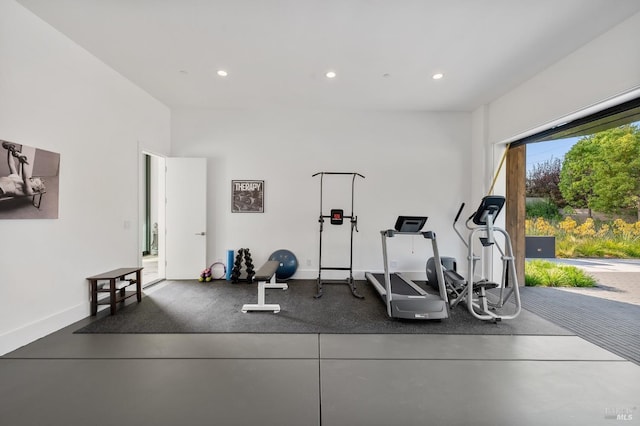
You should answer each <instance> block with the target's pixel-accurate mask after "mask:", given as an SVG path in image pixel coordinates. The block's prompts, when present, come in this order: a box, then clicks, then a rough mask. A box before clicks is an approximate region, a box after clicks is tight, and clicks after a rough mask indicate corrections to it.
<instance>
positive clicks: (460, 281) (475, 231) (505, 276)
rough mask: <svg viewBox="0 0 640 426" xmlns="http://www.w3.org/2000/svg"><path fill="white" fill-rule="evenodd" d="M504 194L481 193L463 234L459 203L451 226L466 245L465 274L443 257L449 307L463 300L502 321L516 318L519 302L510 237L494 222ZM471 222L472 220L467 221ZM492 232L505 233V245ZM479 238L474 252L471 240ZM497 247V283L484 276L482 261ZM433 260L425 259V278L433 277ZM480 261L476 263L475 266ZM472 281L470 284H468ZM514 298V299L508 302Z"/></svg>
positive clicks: (480, 315)
mask: <svg viewBox="0 0 640 426" xmlns="http://www.w3.org/2000/svg"><path fill="white" fill-rule="evenodd" d="M504 203H505V198H504V197H502V196H497V195H488V196H486V197H484V198H483V199H482V201H481V203H480V206H479V207H478V209H477V210H476V211H475V212H474V213H473V214H472V215H471V216H469V218H468V219H467V221H466V223H465V225H466V227H467V229H468V230H469V231H470V232H469V234H468V236H467V238H465V237H464V236H463V235H462V234H461V232H460V231H459V230H458V228H457V227H456V224H457V222H458V219H459V218H460V215H461V214H462V211H463V209H464V206H465V204H464V203H462V205H461V206H460V209H459V210H458V214H457V215H456V217H455V219H454V221H453V229H454V231H455V232H456V234H457V235H458V237H459V238H460V240H462V243H463V244H464V245H465V246H466V247H467V261H468V263H467V277H466V278H465V277H463V276H461V275H460V274H458V272H457V271H456V270H455V269H456V263H455V259H453V258H445V257H443V258H442V263H443V269H444V271H443V275H444V280H445V285H446V287H447V291H448V293H449V302H450V306H451V307H455V306H456V305H458V303H460V302H465V303H466V304H467V308H468V310H469V312H470V313H471V315H473V316H474V317H475V318H477V319H479V320H483V321H493V322H497V321H501V320H508V319H513V318H516V317H517V316H518V315H519V314H520V310H521V302H520V292H519V289H518V277H517V274H516V267H515V259H514V256H513V248H512V246H511V238H510V237H509V234H508V233H507V231H506V230H505V229H503V228H500V227H497V226H495V224H494V223H495V220H496V218H497V217H498V215H499V214H500V212H501V210H502V207H503V206H504ZM470 223H471V224H470ZM495 233H498V234H502V235H503V237H504V241H503V244H504V248H503V246H501V245H500V244H499V243H498V241H496V238H495ZM476 241H479V242H480V245H481V249H480V250H481V252H480V255H476V254H475V252H474V243H476ZM494 249H496V250H497V251H498V252H499V253H500V256H501V259H502V278H501V281H500V283H496V282H493V281H491V280H490V279H489V278H487V277H485V274H484V266H485V265H484V261H485V259H486V257H488V256H489V255H490V253H491V252H492V251H493V250H494ZM434 264H435V261H434V260H433V258H431V259H429V261H428V262H427V279H428V280H429V282H431V280H432V278H431V277H432V276H433V271H434V270H435V268H434ZM478 264H479V266H478ZM489 269H491V268H489ZM470 282H471V285H470V284H469V283H470ZM510 302H513V303H510Z"/></svg>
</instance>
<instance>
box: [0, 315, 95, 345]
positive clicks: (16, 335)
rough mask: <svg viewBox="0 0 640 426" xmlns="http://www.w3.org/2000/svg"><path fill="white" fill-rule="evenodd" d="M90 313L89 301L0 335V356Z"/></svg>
mask: <svg viewBox="0 0 640 426" xmlns="http://www.w3.org/2000/svg"><path fill="white" fill-rule="evenodd" d="M88 315H89V306H88V304H87V303H81V304H79V305H76V306H74V307H72V308H69V309H66V310H64V311H61V312H58V313H55V314H53V315H51V316H48V317H46V318H42V319H40V320H37V321H33V322H31V323H29V324H26V325H24V326H22V327H20V328H17V329H15V330H11V331H8V332H6V333H4V334H2V335H0V356H1V355H6V354H8V353H9V352H11V351H14V350H16V349H18V348H21V347H22V346H25V345H28V344H29V343H32V342H34V341H36V340H38V339H40V338H42V337H44V336H47V335H49V334H51V333H53V332H55V331H58V330H60V329H61V328H64V327H66V326H68V325H71V324H73V323H74V322H77V321H80V320H81V319H83V318H86V317H87V316H88Z"/></svg>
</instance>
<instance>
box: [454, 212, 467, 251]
mask: <svg viewBox="0 0 640 426" xmlns="http://www.w3.org/2000/svg"><path fill="white" fill-rule="evenodd" d="M464 205H465V204H464V203H462V204H461V205H460V208H459V209H458V214H457V215H456V218H455V219H453V230H454V231H455V233H456V234H457V235H458V238H460V241H462V243H463V244H464V245H465V246H467V247H468V245H467V244H468V243H467V240H466V239H465V238H464V237H463V236H462V234H461V233H460V231H458V228H456V223H458V219H460V215H461V214H462V210H464Z"/></svg>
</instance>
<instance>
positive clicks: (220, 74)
mask: <svg viewBox="0 0 640 426" xmlns="http://www.w3.org/2000/svg"><path fill="white" fill-rule="evenodd" d="M217 74H218V75H219V76H220V77H226V76H228V75H229V73H227V72H226V71H225V70H218V72H217Z"/></svg>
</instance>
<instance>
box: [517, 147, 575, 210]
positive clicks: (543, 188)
mask: <svg viewBox="0 0 640 426" xmlns="http://www.w3.org/2000/svg"><path fill="white" fill-rule="evenodd" d="M561 170H562V161H561V160H560V159H559V158H551V159H550V160H547V161H544V162H542V163H538V164H536V165H534V166H533V168H532V169H531V170H530V171H529V172H527V180H526V191H527V196H528V197H545V198H547V199H548V200H549V201H551V202H552V203H553V204H555V205H556V206H557V207H564V206H565V205H566V204H567V203H566V202H565V201H564V198H562V193H561V192H560V188H559V184H560V171H561Z"/></svg>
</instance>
